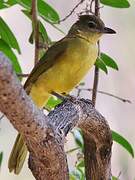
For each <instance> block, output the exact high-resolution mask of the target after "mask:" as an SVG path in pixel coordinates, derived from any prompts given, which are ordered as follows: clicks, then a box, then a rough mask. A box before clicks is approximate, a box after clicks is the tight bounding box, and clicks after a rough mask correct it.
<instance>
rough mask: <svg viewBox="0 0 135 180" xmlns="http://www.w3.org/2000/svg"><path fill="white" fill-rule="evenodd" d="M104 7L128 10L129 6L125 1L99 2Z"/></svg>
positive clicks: (103, 0)
mask: <svg viewBox="0 0 135 180" xmlns="http://www.w3.org/2000/svg"><path fill="white" fill-rule="evenodd" d="M100 2H101V3H102V4H104V5H107V6H111V7H115V8H129V7H130V4H129V2H128V1H127V0H100Z"/></svg>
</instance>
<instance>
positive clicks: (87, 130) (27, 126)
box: [0, 53, 112, 180]
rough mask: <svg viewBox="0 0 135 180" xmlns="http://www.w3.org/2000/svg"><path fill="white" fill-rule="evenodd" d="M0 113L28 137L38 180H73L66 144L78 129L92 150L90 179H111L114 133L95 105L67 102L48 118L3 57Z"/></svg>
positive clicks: (88, 155)
mask: <svg viewBox="0 0 135 180" xmlns="http://www.w3.org/2000/svg"><path fill="white" fill-rule="evenodd" d="M0 110H1V111H2V112H3V113H4V114H5V115H6V116H7V118H8V119H9V120H10V122H11V123H12V124H13V126H14V127H15V128H16V129H17V130H18V131H19V132H20V133H21V134H22V135H23V136H24V139H25V142H26V145H27V147H28V150H29V152H30V158H29V168H30V169H31V171H32V173H33V175H34V176H35V178H36V179H37V180H56V179H57V180H68V179H69V172H68V165H67V160H66V154H65V151H64V140H65V136H66V135H67V133H68V132H69V131H70V130H71V129H72V128H73V127H75V126H78V127H80V128H81V129H82V131H83V135H84V139H85V140H87V142H88V143H87V144H90V147H91V148H90V149H88V148H86V150H85V152H84V155H85V161H86V179H87V180H109V179H110V177H111V166H110V159H111V146H112V138H111V131H110V128H109V126H108V123H107V122H106V120H105V118H104V117H103V116H102V115H101V114H100V113H99V112H98V111H96V110H95V108H94V106H93V105H92V103H91V101H88V100H84V99H76V98H72V99H67V100H65V101H64V102H63V103H62V104H60V105H59V106H57V107H56V109H54V110H53V111H51V112H50V113H49V115H48V116H45V115H44V114H43V111H42V110H40V109H38V108H37V107H36V105H35V104H34V103H33V101H32V100H31V98H30V97H29V96H27V94H26V92H25V90H24V89H23V87H22V86H21V84H20V82H19V80H17V76H16V75H15V73H14V72H13V69H12V66H11V64H10V63H9V60H8V59H7V58H6V57H5V56H4V55H3V54H2V53H0ZM87 164H88V166H87Z"/></svg>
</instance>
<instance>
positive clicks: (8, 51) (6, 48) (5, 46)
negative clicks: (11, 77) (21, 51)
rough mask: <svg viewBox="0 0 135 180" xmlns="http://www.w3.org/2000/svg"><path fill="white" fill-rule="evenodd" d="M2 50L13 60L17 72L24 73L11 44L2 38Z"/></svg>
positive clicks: (0, 48)
mask: <svg viewBox="0 0 135 180" xmlns="http://www.w3.org/2000/svg"><path fill="white" fill-rule="evenodd" d="M0 51H2V52H3V53H4V54H5V55H6V56H7V57H8V58H9V60H11V62H12V65H13V68H14V70H15V72H16V73H22V70H21V67H20V65H19V62H18V60H17V57H16V55H15V54H14V52H13V51H12V50H11V48H10V47H9V45H8V44H7V43H6V42H4V41H3V40H2V39H0Z"/></svg>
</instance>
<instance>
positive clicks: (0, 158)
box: [0, 152, 3, 167]
mask: <svg viewBox="0 0 135 180" xmlns="http://www.w3.org/2000/svg"><path fill="white" fill-rule="evenodd" d="M2 159H3V152H1V153H0V167H1V164H2Z"/></svg>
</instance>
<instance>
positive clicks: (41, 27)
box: [39, 21, 51, 43]
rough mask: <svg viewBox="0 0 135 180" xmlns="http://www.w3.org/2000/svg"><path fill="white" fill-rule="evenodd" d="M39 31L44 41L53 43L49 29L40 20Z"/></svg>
mask: <svg viewBox="0 0 135 180" xmlns="http://www.w3.org/2000/svg"><path fill="white" fill-rule="evenodd" d="M39 32H40V35H41V36H42V41H43V42H47V43H51V39H50V38H49V36H48V34H47V31H46V29H45V27H44V25H43V24H42V22H41V21H39Z"/></svg>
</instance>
